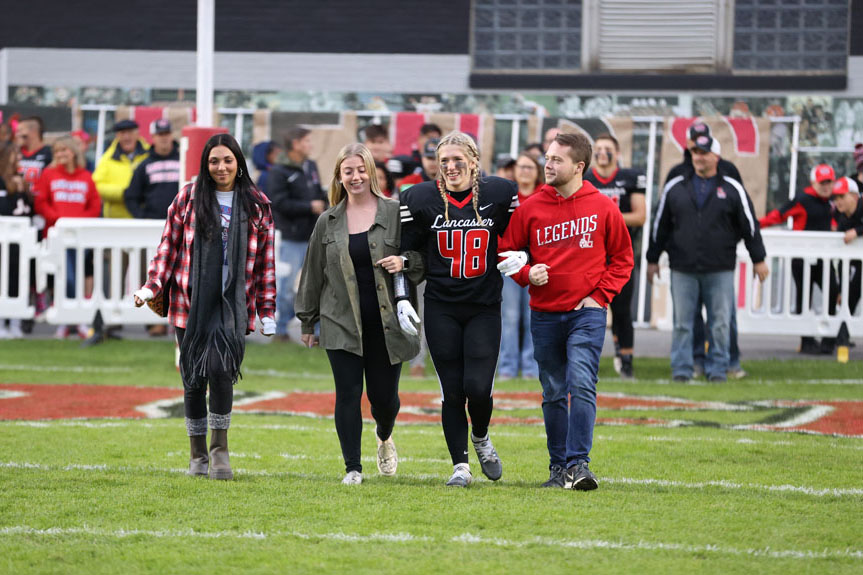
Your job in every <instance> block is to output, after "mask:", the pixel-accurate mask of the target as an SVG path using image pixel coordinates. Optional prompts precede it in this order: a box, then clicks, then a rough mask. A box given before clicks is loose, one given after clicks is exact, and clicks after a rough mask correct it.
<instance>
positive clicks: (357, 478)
mask: <svg viewBox="0 0 863 575" xmlns="http://www.w3.org/2000/svg"><path fill="white" fill-rule="evenodd" d="M362 482H363V474H362V473H360V472H359V471H348V473H347V475H345V478H344V479H342V485H359V484H360V483H362Z"/></svg>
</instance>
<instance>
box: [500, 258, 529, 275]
mask: <svg viewBox="0 0 863 575" xmlns="http://www.w3.org/2000/svg"><path fill="white" fill-rule="evenodd" d="M497 255H499V256H500V257H502V258H506V259H505V260H503V261H502V262H500V263H499V264H497V269H498V271H500V273H502V274H503V275H505V276H511V275H512V274H514V273H516V272H517V271H518V270H520V269H521V268H523V267H524V266H525V265H526V264H527V253H526V252H500V253H499V254H497Z"/></svg>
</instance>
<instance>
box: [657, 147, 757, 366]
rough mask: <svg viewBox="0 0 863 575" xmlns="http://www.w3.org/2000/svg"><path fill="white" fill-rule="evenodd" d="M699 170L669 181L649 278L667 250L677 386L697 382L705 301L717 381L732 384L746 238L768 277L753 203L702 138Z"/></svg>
mask: <svg viewBox="0 0 863 575" xmlns="http://www.w3.org/2000/svg"><path fill="white" fill-rule="evenodd" d="M689 152H690V154H691V157H692V168H693V169H692V172H691V173H685V174H682V175H678V176H676V177H675V178H672V179H671V180H669V182H668V184H667V185H666V188H665V191H664V192H663V194H662V198H661V199H660V200H659V207H658V208H657V212H656V216H655V218H654V225H653V230H651V236H650V248H649V249H648V252H647V262H648V267H647V278H648V280H650V281H652V280H653V278H654V277H655V276H657V275H658V274H659V264H658V261H659V256H660V254H661V253H662V252H663V251H667V252H668V257H669V259H670V262H671V294H672V299H673V302H674V332H673V335H672V340H671V374H672V378H673V379H674V380H675V381H689V380H690V379H691V378H692V371H693V358H692V327H693V319H694V317H695V313H696V306H697V302H698V300H699V298H700V299H701V300H702V301H703V302H704V305H705V306H706V307H707V325H708V327H709V330H710V333H711V336H712V339H711V341H712V342H713V345H712V346H711V348H710V350H709V359H710V361H709V366H710V372H709V373H707V374H706V375H707V377H708V379H709V380H710V381H725V379H726V371H727V368H728V342H729V324H730V318H731V297H729V294H730V293H732V292H733V290H734V267H735V265H736V262H737V255H736V252H737V242H738V241H739V240H740V239H743V241H744V243H745V244H746V248H747V249H748V250H749V255H750V256H751V258H752V261H753V263H754V266H753V267H754V272H755V274H756V275H758V278H759V279H760V280H761V281H764V280H765V279H766V278H767V274H768V270H767V264H765V263H764V258H765V255H766V254H765V251H764V244H763V242H762V241H761V233H760V231H759V228H758V221H757V220H756V219H755V210H754V209H753V207H752V201H751V200H750V199H749V196H748V194H747V193H746V191H745V190H744V189H743V185H742V184H741V183H740V182H739V181H738V180H736V179H734V178H732V177H731V176H729V175H728V174H727V173H724V172H723V171H722V170H720V169H718V164H719V153H720V149H719V142H717V141H716V140H714V139H713V138H711V137H710V136H707V135H700V136H697V137H696V138H695V140H694V141H693V142H692V145H691V147H690V148H689Z"/></svg>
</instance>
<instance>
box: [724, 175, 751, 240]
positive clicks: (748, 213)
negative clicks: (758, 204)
mask: <svg viewBox="0 0 863 575" xmlns="http://www.w3.org/2000/svg"><path fill="white" fill-rule="evenodd" d="M725 181H726V182H728V183H729V184H731V185H732V186H734V189H735V190H737V194H738V195H739V196H740V203H741V204H743V213H744V214H745V215H746V221H747V222H749V235H750V236H752V237H755V222H754V221H753V219H752V211H751V210H750V209H749V198H748V197H747V195H746V190H744V189H743V186H742V185H741V184H740V182H738V181H737V180H735V179H734V178H730V177H728V176H725Z"/></svg>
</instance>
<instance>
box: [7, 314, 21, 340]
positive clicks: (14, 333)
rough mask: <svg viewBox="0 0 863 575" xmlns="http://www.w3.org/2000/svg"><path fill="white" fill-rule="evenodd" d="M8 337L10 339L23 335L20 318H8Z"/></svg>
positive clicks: (19, 337)
mask: <svg viewBox="0 0 863 575" xmlns="http://www.w3.org/2000/svg"><path fill="white" fill-rule="evenodd" d="M9 337H10V338H11V339H21V338H23V337H24V332H23V331H21V320H20V319H10V320H9Z"/></svg>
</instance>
